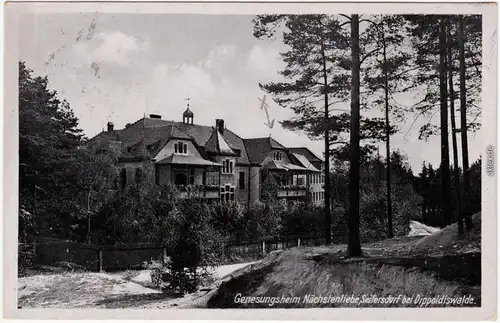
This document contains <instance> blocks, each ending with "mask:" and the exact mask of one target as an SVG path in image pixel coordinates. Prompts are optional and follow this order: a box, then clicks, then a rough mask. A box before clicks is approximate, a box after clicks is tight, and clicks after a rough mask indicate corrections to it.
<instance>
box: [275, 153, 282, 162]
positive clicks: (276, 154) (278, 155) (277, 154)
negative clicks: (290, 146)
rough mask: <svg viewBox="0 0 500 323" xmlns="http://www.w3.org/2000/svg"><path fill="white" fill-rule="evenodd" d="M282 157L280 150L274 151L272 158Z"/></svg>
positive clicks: (278, 158)
mask: <svg viewBox="0 0 500 323" xmlns="http://www.w3.org/2000/svg"><path fill="white" fill-rule="evenodd" d="M281 159H282V155H281V151H275V152H274V160H277V161H280V160H281Z"/></svg>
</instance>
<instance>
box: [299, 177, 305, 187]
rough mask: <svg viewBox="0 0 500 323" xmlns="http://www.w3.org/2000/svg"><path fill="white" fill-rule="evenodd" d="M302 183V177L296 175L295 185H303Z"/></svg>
mask: <svg viewBox="0 0 500 323" xmlns="http://www.w3.org/2000/svg"><path fill="white" fill-rule="evenodd" d="M303 185H304V178H302V176H301V177H297V186H303Z"/></svg>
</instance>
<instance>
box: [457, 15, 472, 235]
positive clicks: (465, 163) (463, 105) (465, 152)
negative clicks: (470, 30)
mask: <svg viewBox="0 0 500 323" xmlns="http://www.w3.org/2000/svg"><path fill="white" fill-rule="evenodd" d="M464 43H465V38H464V18H463V16H460V17H459V20H458V50H459V52H458V55H459V61H460V131H461V143H462V169H463V170H462V171H463V173H464V191H463V199H462V201H463V210H464V213H463V214H464V218H465V227H466V229H467V231H470V230H471V229H472V221H471V214H470V209H469V191H470V181H469V147H468V141H467V101H466V93H465V91H466V90H465V49H464V47H465V45H464Z"/></svg>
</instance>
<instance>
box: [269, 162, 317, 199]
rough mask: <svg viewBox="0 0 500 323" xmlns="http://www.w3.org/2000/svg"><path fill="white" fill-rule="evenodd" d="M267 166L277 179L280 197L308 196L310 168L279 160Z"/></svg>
mask: <svg viewBox="0 0 500 323" xmlns="http://www.w3.org/2000/svg"><path fill="white" fill-rule="evenodd" d="M266 168H267V169H268V171H269V172H270V173H271V174H272V175H273V177H274V179H275V180H276V183H277V185H278V197H279V198H302V197H304V198H305V197H306V196H307V187H308V181H307V174H308V173H309V170H307V169H306V168H304V167H301V166H298V165H294V164H290V163H283V162H279V161H272V162H271V163H269V164H268V165H267V166H266Z"/></svg>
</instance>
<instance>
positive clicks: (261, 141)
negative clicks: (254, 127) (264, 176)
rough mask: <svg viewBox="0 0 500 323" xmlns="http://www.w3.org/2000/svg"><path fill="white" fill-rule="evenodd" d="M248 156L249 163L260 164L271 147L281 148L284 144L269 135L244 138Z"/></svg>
mask: <svg viewBox="0 0 500 323" xmlns="http://www.w3.org/2000/svg"><path fill="white" fill-rule="evenodd" d="M243 141H244V142H245V147H246V149H247V154H248V158H249V159H250V162H251V163H258V164H261V163H262V162H263V161H264V159H265V158H266V157H267V155H268V154H269V152H270V151H271V149H283V150H286V148H285V146H283V145H282V144H280V143H279V142H277V141H276V140H274V139H273V138H271V137H266V138H251V139H244V140H243Z"/></svg>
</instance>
